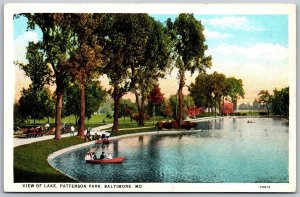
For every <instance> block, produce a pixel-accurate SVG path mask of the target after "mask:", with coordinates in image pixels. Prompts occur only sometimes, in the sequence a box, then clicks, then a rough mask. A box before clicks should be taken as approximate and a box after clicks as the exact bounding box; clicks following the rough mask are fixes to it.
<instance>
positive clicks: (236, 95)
mask: <svg viewBox="0 0 300 197" xmlns="http://www.w3.org/2000/svg"><path fill="white" fill-rule="evenodd" d="M226 83H227V88H228V89H227V95H228V96H229V97H230V101H231V102H232V103H233V105H234V109H236V107H237V100H238V99H240V98H244V95H245V91H244V88H243V81H242V80H241V79H236V78H234V77H230V78H227V79H226Z"/></svg>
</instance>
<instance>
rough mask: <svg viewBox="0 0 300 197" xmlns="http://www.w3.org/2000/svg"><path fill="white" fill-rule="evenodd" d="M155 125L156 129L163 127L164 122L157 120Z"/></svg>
mask: <svg viewBox="0 0 300 197" xmlns="http://www.w3.org/2000/svg"><path fill="white" fill-rule="evenodd" d="M155 126H156V128H158V129H163V128H164V123H163V122H161V121H160V122H157V123H156V124H155Z"/></svg>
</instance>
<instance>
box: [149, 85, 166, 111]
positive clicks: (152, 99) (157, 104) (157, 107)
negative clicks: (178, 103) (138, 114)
mask: <svg viewBox="0 0 300 197" xmlns="http://www.w3.org/2000/svg"><path fill="white" fill-rule="evenodd" d="M164 100H165V98H164V95H163V94H162V93H161V90H160V88H159V86H158V85H155V86H154V87H153V89H152V90H151V91H150V93H149V95H148V111H149V114H153V115H155V114H156V115H159V114H161V110H162V107H163V103H164Z"/></svg>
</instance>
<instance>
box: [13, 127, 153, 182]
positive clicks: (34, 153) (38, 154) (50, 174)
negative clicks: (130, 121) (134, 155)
mask: <svg viewBox="0 0 300 197" xmlns="http://www.w3.org/2000/svg"><path fill="white" fill-rule="evenodd" d="M147 131H148V132H150V131H156V128H155V127H152V128H141V129H138V128H137V129H133V130H121V131H119V132H117V133H113V134H112V136H119V135H124V134H130V133H139V132H147ZM84 142H85V140H83V139H81V138H79V137H76V136H74V137H66V138H62V139H61V140H54V139H51V140H45V141H40V142H35V143H32V144H28V145H23V146H18V147H16V148H14V181H15V182H38V183H40V182H74V180H72V179H70V178H69V177H67V176H65V175H63V174H61V173H60V172H58V171H56V170H55V169H53V168H52V167H51V166H50V165H49V164H48V162H47V157H48V156H49V155H50V154H51V153H53V152H55V151H58V150H60V149H63V148H66V147H69V146H72V145H76V144H81V143H84Z"/></svg>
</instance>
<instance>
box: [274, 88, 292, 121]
mask: <svg viewBox="0 0 300 197" xmlns="http://www.w3.org/2000/svg"><path fill="white" fill-rule="evenodd" d="M273 92H274V96H273V97H272V108H271V109H272V112H273V114H275V115H281V116H285V117H288V116H289V87H286V88H282V89H281V90H277V89H275V90H273Z"/></svg>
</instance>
